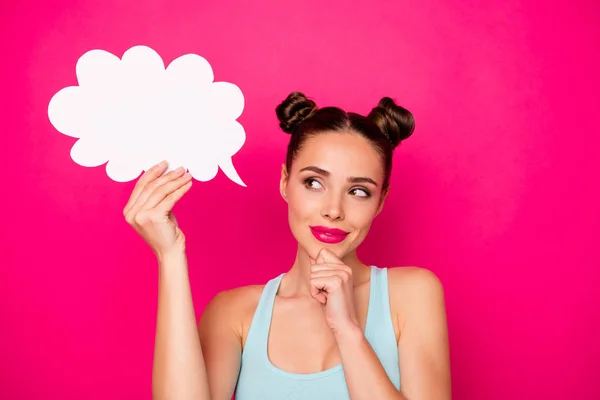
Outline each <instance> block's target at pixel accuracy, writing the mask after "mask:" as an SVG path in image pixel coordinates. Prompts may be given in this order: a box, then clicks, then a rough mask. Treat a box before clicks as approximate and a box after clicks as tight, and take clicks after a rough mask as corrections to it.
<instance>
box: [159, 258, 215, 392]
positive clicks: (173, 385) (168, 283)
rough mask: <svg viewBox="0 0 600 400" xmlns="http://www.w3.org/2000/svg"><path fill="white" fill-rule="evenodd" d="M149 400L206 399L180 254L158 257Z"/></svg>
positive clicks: (185, 273)
mask: <svg viewBox="0 0 600 400" xmlns="http://www.w3.org/2000/svg"><path fill="white" fill-rule="evenodd" d="M152 398H153V399H155V400H159V399H160V400H162V399H178V400H184V399H185V400H192V399H193V400H210V395H209V388H208V379H207V374H206V368H205V365H204V359H203V355H202V348H201V346H200V339H199V337H198V332H197V330H196V317H195V314H194V304H193V302H192V294H191V289H190V281H189V277H188V266H187V259H186V256H185V253H184V252H182V253H177V254H171V255H169V256H165V257H160V258H159V279H158V314H157V321H156V339H155V347H154V362H153V367H152Z"/></svg>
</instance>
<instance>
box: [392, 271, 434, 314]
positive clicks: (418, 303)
mask: <svg viewBox="0 0 600 400" xmlns="http://www.w3.org/2000/svg"><path fill="white" fill-rule="evenodd" d="M388 287H389V294H390V304H391V306H392V309H393V310H394V311H395V314H396V315H397V316H398V320H399V325H400V326H403V325H404V324H405V322H406V321H407V320H408V319H411V318H413V317H419V318H420V316H423V315H431V314H432V313H437V312H439V311H443V310H444V308H445V305H444V287H443V285H442V282H441V281H440V279H439V278H438V276H437V275H436V274H435V273H434V272H432V271H430V270H428V269H425V268H420V267H396V268H388ZM434 310H437V311H434Z"/></svg>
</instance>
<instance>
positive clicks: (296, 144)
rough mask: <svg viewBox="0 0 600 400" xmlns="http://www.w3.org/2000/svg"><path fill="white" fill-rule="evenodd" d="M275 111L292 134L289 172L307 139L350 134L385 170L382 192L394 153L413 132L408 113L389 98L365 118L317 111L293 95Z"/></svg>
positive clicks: (336, 110) (301, 96) (334, 110)
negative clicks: (364, 142)
mask: <svg viewBox="0 0 600 400" xmlns="http://www.w3.org/2000/svg"><path fill="white" fill-rule="evenodd" d="M275 112H276V114H277V118H278V119H279V126H280V127H281V129H282V130H283V131H284V132H286V133H289V134H291V135H292V137H291V139H290V143H289V144H288V149H287V156H286V162H285V165H286V167H287V170H288V172H289V171H291V167H292V161H293V160H294V158H295V157H296V155H297V154H298V152H299V151H300V150H301V148H302V144H303V143H304V142H305V140H307V139H308V138H310V137H312V136H315V135H318V134H321V133H325V132H347V131H351V132H354V133H357V134H359V135H361V136H363V137H365V138H367V139H368V140H369V143H371V145H372V146H373V148H374V149H375V150H376V151H377V152H378V153H379V154H380V156H381V158H382V160H383V165H384V171H385V175H384V176H385V178H384V182H383V185H382V189H383V190H384V191H386V190H387V189H388V187H389V179H390V175H391V172H392V153H393V150H394V149H395V148H396V147H397V146H398V145H399V144H400V143H401V142H402V141H403V140H404V139H406V138H408V137H409V136H410V135H412V133H413V131H414V129H415V120H414V117H413V115H412V114H411V113H410V111H408V110H407V109H405V108H403V107H401V106H399V105H397V104H396V103H394V100H392V99H391V98H389V97H384V98H382V99H381V100H380V101H379V104H378V105H377V106H376V107H374V108H373V109H372V110H371V112H370V113H369V115H367V116H366V117H365V116H362V115H359V114H356V113H352V112H346V111H343V110H342V109H340V108H338V107H324V108H318V107H317V105H316V103H315V102H314V101H312V100H310V99H308V98H307V97H306V96H305V95H304V94H303V93H301V92H292V93H290V94H289V95H288V96H287V98H286V99H285V100H284V101H283V102H281V104H279V105H278V106H277V108H276V109H275Z"/></svg>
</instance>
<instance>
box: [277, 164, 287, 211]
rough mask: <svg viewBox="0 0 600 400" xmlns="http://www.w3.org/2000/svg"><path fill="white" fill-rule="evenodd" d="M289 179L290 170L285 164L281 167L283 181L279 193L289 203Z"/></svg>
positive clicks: (280, 183)
mask: <svg viewBox="0 0 600 400" xmlns="http://www.w3.org/2000/svg"><path fill="white" fill-rule="evenodd" d="M288 179H289V174H288V170H287V168H286V166H285V164H282V165H281V179H280V181H279V193H281V197H283V199H284V200H285V202H286V203H287V183H288Z"/></svg>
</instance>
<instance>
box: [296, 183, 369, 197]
mask: <svg viewBox="0 0 600 400" xmlns="http://www.w3.org/2000/svg"><path fill="white" fill-rule="evenodd" d="M311 182H317V183H319V184H321V182H319V181H318V180H316V179H314V178H306V179H305V180H304V186H306V188H307V189H314V188H312V187H310V183H311ZM352 190H362V191H363V192H365V195H364V196H357V197H362V198H365V199H367V198H369V197H371V192H369V191H368V190H367V189H365V188H361V187H358V188H352V189H351V191H352Z"/></svg>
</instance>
